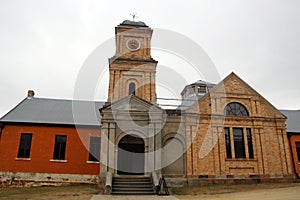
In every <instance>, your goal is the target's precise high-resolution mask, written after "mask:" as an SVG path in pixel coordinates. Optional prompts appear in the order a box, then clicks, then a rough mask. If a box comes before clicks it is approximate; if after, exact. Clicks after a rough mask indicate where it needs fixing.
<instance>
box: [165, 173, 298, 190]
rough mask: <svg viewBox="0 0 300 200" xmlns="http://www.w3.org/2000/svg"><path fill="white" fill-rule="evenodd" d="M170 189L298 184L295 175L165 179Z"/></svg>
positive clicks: (207, 176) (200, 176) (204, 176)
mask: <svg viewBox="0 0 300 200" xmlns="http://www.w3.org/2000/svg"><path fill="white" fill-rule="evenodd" d="M165 180H166V182H167V185H168V187H197V186H206V185H218V184H220V185H221V184H258V183H291V182H296V181H297V179H296V178H295V176H294V175H258V174H253V175H248V176H246V175H222V176H211V175H210V176H209V175H199V176H192V177H188V178H175V177H165Z"/></svg>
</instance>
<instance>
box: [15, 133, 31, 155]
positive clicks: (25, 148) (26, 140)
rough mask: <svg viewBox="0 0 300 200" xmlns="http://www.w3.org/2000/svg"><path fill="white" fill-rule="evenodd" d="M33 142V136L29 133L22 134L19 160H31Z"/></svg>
mask: <svg viewBox="0 0 300 200" xmlns="http://www.w3.org/2000/svg"><path fill="white" fill-rule="evenodd" d="M31 140H32V134H29V133H22V134H21V139H20V144H19V151H18V158H30V149H31Z"/></svg>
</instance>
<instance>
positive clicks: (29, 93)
mask: <svg viewBox="0 0 300 200" xmlns="http://www.w3.org/2000/svg"><path fill="white" fill-rule="evenodd" d="M33 97H34V91H33V90H28V93H27V99H32V98H33Z"/></svg>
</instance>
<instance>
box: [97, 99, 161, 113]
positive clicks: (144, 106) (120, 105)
mask: <svg viewBox="0 0 300 200" xmlns="http://www.w3.org/2000/svg"><path fill="white" fill-rule="evenodd" d="M112 109H113V110H117V111H136V112H148V111H150V110H151V111H152V112H155V111H157V112H161V109H160V108H159V107H158V106H157V105H155V104H152V103H151V102H149V101H146V100H144V99H141V98H139V97H137V96H135V95H129V96H127V97H125V98H123V99H120V100H118V101H115V102H113V103H111V104H110V105H108V106H106V107H103V108H102V109H101V110H102V111H109V110H112Z"/></svg>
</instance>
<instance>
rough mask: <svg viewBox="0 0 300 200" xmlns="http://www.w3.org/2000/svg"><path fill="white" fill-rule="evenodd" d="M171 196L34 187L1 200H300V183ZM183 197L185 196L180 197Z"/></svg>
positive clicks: (3, 192) (1, 191)
mask: <svg viewBox="0 0 300 200" xmlns="http://www.w3.org/2000/svg"><path fill="white" fill-rule="evenodd" d="M173 192H174V193H176V194H174V193H173V195H170V196H109V195H101V190H100V189H99V188H96V187H94V186H63V187H33V188H1V187H0V199H22V200H23V199H42V200H52V199H54V200H57V199H66V200H85V199H88V200H89V199H92V200H131V199H133V200H161V199H162V200H203V199H204V200H227V199H228V200H235V199H236V200H248V199H249V200H250V199H251V200H252V199H254V200H271V199H272V200H277V199H278V200H279V199H280V200H282V199H285V200H299V199H300V183H290V184H258V185H219V186H206V187H200V188H199V187H198V188H188V189H180V190H176V191H173ZM179 194H183V195H179Z"/></svg>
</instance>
